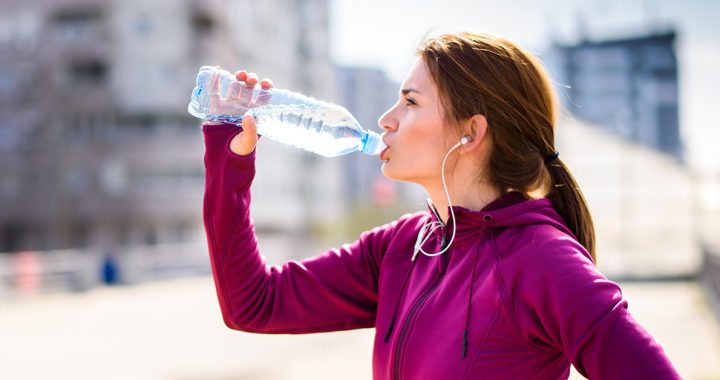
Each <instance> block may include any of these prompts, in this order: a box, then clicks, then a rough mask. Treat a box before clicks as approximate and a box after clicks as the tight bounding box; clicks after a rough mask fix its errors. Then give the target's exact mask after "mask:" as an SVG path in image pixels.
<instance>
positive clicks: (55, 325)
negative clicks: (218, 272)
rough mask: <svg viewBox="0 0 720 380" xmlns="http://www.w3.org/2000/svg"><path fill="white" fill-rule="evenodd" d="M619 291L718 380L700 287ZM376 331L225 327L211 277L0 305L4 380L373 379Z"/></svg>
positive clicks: (718, 352) (713, 334) (701, 372)
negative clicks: (267, 331) (260, 331)
mask: <svg viewBox="0 0 720 380" xmlns="http://www.w3.org/2000/svg"><path fill="white" fill-rule="evenodd" d="M622 286H623V289H624V291H625V294H626V296H627V298H628V299H629V301H630V310H631V312H632V313H633V314H634V315H635V317H636V318H637V319H638V320H639V321H640V322H641V323H643V324H644V325H645V327H646V328H647V329H648V330H649V331H650V332H651V333H652V334H653V335H654V336H655V338H656V339H657V340H658V341H659V342H660V343H661V344H662V345H663V347H664V348H665V350H666V352H667V354H668V355H669V356H670V358H671V360H672V361H673V362H674V363H675V365H676V366H677V367H678V369H679V370H680V372H681V373H682V374H683V376H684V377H685V378H686V379H691V380H692V379H697V380H709V379H720V361H719V360H718V358H720V332H719V331H718V324H717V323H716V321H715V320H714V319H713V318H712V316H711V314H710V311H709V309H708V307H707V306H706V302H705V298H704V295H703V293H702V291H701V290H700V287H699V286H698V285H697V284H695V283H690V282H687V283H685V282H682V283H678V282H674V283H627V284H622ZM373 334H374V331H373V330H371V329H366V330H360V331H349V332H339V333H329V334H315V335H294V336H290V335H275V336H271V335H255V334H246V333H240V332H234V331H231V330H229V329H227V328H226V327H225V326H224V325H223V323H222V319H221V317H220V313H219V309H218V306H217V303H216V299H215V293H214V288H213V285H212V279H211V278H209V277H201V278H193V279H183V280H173V281H168V282H162V283H155V284H147V285H142V286H134V287H120V288H100V289H96V290H93V291H90V292H87V293H82V294H64V295H54V296H45V297H42V298H36V299H31V300H26V301H16V302H10V303H4V304H0V379H11V380H25V379H48V378H52V379H74V380H75V379H77V380H82V379H88V380H90V379H93V380H95V379H107V380H113V379H123V380H125V379H133V380H145V379H147V380H230V379H270V380H274V379H320V380H323V379H340V378H342V379H350V380H353V379H358V380H359V379H370V378H371V355H372V340H373ZM574 376H577V375H574ZM572 378H573V379H574V378H581V377H572Z"/></svg>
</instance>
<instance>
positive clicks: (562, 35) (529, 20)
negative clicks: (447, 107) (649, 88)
mask: <svg viewBox="0 0 720 380" xmlns="http://www.w3.org/2000/svg"><path fill="white" fill-rule="evenodd" d="M330 7H331V8H330V12H331V13H330V15H331V17H330V29H331V30H330V31H331V55H332V57H333V58H334V59H335V60H336V62H338V63H341V64H346V65H355V66H364V67H377V68H381V69H383V70H385V71H386V73H387V74H388V76H389V77H390V78H392V79H393V80H396V81H397V82H401V81H402V80H403V78H404V76H405V73H406V72H407V70H408V69H409V68H410V66H411V65H412V62H413V60H414V49H415V47H416V46H417V44H418V42H420V41H421V39H422V37H423V36H424V35H425V34H426V33H427V32H428V31H429V30H431V29H432V30H434V31H453V30H461V29H472V30H478V31H483V32H490V33H493V34H497V35H500V36H503V37H505V38H508V39H510V40H512V41H514V42H517V43H518V44H520V45H521V46H523V47H524V48H526V49H527V50H530V51H531V52H534V53H538V54H540V55H542V53H543V52H544V51H546V50H547V48H548V47H549V46H550V44H551V42H552V41H553V40H556V41H562V42H574V41H576V40H577V31H578V29H579V25H584V29H585V30H586V32H587V34H588V35H589V36H590V37H593V38H602V37H614V36H622V35H627V34H632V33H643V32H646V31H647V30H649V28H651V27H652V28H657V27H667V26H673V27H675V28H676V30H677V32H678V39H677V52H678V62H679V70H680V71H679V81H680V90H679V91H680V124H681V134H682V136H683V139H684V144H685V146H686V151H687V156H688V164H689V166H690V167H691V168H692V169H693V170H694V171H695V172H696V173H698V174H703V175H707V174H710V173H713V174H714V175H716V176H718V177H720V149H718V148H719V147H718V144H720V122H718V120H720V95H718V94H719V93H720V92H719V91H720V90H718V89H720V23H718V21H717V15H718V14H720V1H714V0H686V1H682V2H681V1H673V0H654V1H650V0H642V1H640V0H602V1H600V0H595V1H590V0H574V1H573V0H549V1H540V0H515V1H505V2H499V1H488V0H442V1H430V0H384V1H382V0H363V1H357V0H330ZM580 20H582V21H580Z"/></svg>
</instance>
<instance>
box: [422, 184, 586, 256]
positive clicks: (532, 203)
mask: <svg viewBox="0 0 720 380" xmlns="http://www.w3.org/2000/svg"><path fill="white" fill-rule="evenodd" d="M427 207H428V211H429V212H430V218H431V220H432V221H433V222H440V223H442V220H441V219H440V217H439V215H438V212H437V209H436V208H435V206H434V205H433V204H432V202H431V201H430V199H427ZM452 211H453V212H454V214H455V220H456V221H457V230H456V232H455V241H454V242H453V244H455V243H461V242H463V241H467V240H468V239H473V238H475V237H476V236H477V235H478V234H479V233H481V231H482V230H483V229H486V228H502V227H521V226H526V225H533V224H546V225H550V226H552V227H554V228H556V229H558V230H560V231H563V232H565V233H568V234H570V235H571V236H574V235H573V234H572V232H570V230H569V229H568V228H567V226H566V225H565V223H564V221H563V219H562V217H561V216H560V215H559V214H558V213H557V211H555V208H554V207H553V205H552V201H550V199H548V198H538V199H528V198H526V197H525V196H524V195H523V194H522V193H519V192H516V191H511V192H508V193H505V194H503V195H502V196H500V197H499V198H497V199H495V200H494V201H492V202H490V203H489V204H487V205H486V206H485V207H484V208H483V209H482V210H480V211H472V210H469V209H467V208H465V207H462V206H452ZM448 215H451V212H450V207H448ZM451 219H452V218H451ZM455 220H448V223H447V225H445V228H444V229H437V230H436V231H435V233H436V234H439V236H438V238H441V239H442V237H443V236H447V237H448V238H449V237H450V236H452V228H453V226H452V224H453V223H455Z"/></svg>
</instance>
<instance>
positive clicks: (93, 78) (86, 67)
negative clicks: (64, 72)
mask: <svg viewBox="0 0 720 380" xmlns="http://www.w3.org/2000/svg"><path fill="white" fill-rule="evenodd" d="M69 72H70V73H69V74H70V75H69V76H70V80H71V81H72V83H73V84H102V83H105V81H106V79H107V75H108V68H107V65H106V64H105V63H104V62H100V61H95V60H92V61H81V62H73V63H71V64H70V68H69Z"/></svg>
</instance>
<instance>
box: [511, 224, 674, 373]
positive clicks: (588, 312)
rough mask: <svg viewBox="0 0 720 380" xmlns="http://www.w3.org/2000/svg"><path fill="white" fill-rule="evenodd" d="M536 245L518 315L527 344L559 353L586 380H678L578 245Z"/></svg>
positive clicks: (562, 240)
mask: <svg viewBox="0 0 720 380" xmlns="http://www.w3.org/2000/svg"><path fill="white" fill-rule="evenodd" d="M542 240H546V241H545V242H542ZM534 241H535V242H536V245H535V248H534V249H533V251H534V252H533V254H532V256H531V257H530V258H529V259H528V262H527V266H526V268H527V269H526V273H525V275H524V276H523V277H524V279H523V282H522V286H521V293H520V294H521V299H520V301H521V302H520V307H519V310H518V312H516V318H517V319H518V323H519V325H520V326H521V330H522V331H523V334H525V337H526V339H527V340H528V341H529V342H532V343H533V344H537V345H540V346H542V347H546V348H550V349H554V350H559V351H561V352H563V353H564V354H565V355H566V356H567V357H568V358H569V360H570V361H571V362H572V364H573V365H574V366H575V368H576V369H577V370H578V372H579V373H580V374H582V375H583V376H585V377H587V378H590V379H607V380H611V379H680V378H681V377H680V375H679V374H678V373H677V371H676V370H675V368H674V367H673V365H672V364H671V363H670V360H669V359H668V358H667V356H666V355H665V352H664V351H663V349H662V347H661V346H660V345H659V344H658V343H657V342H656V341H655V340H654V339H653V338H652V337H651V336H650V334H648V332H647V331H646V330H645V329H644V328H643V327H642V326H641V325H640V324H639V323H638V322H637V321H636V320H635V319H634V318H633V317H632V316H631V315H630V313H629V312H628V309H627V308H628V303H627V301H626V300H625V299H624V298H623V296H622V293H621V290H620V288H619V287H618V285H616V284H615V283H613V282H611V281H609V280H607V279H606V278H605V277H604V276H603V275H602V274H600V272H598V271H597V269H596V268H595V265H594V264H593V263H592V261H591V260H590V258H589V254H588V253H587V251H586V250H585V249H584V248H583V247H582V246H581V245H580V244H579V243H577V241H575V240H574V239H572V238H570V237H567V236H563V237H557V236H556V237H554V238H552V239H550V240H549V241H548V240H547V239H542V238H540V239H537V238H536V239H535V240H534Z"/></svg>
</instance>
